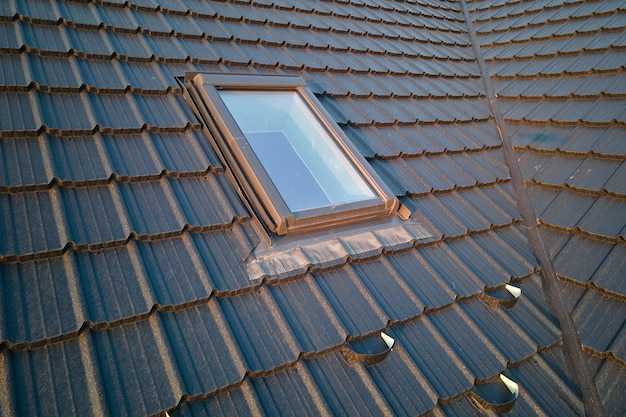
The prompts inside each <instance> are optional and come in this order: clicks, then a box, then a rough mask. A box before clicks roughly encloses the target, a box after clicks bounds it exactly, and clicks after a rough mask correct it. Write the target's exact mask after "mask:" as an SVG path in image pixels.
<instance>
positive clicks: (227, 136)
mask: <svg viewBox="0 0 626 417" xmlns="http://www.w3.org/2000/svg"><path fill="white" fill-rule="evenodd" d="M184 81H185V86H186V87H187V93H188V94H189V97H190V99H191V101H192V102H193V104H194V105H195V110H196V112H197V113H198V115H199V116H200V117H201V119H202V120H203V121H204V123H205V125H206V128H208V136H209V140H210V141H211V144H212V145H213V147H214V149H215V150H216V152H217V153H218V155H219V157H220V159H221V160H222V162H223V163H224V164H225V165H226V166H227V167H228V168H229V169H230V170H231V171H232V174H233V175H232V178H231V179H232V180H234V182H235V183H236V185H237V187H238V188H239V190H240V193H241V194H242V196H243V197H244V199H245V201H246V202H247V203H249V207H250V208H251V209H252V210H253V212H254V214H256V216H258V220H259V221H260V224H261V226H262V227H263V228H264V229H265V230H266V231H267V232H269V233H273V234H276V235H285V234H288V233H295V232H301V231H311V230H317V229H319V228H324V227H331V226H339V225H344V224H347V223H353V222H359V221H364V220H368V219H374V218H377V217H383V216H386V215H390V214H393V213H395V212H396V211H397V209H398V207H399V202H398V199H397V198H396V197H395V196H394V195H393V193H392V192H391V191H390V190H389V189H388V188H387V187H386V185H385V184H384V183H383V182H382V180H381V179H380V178H379V177H378V175H377V174H376V173H375V172H374V170H373V169H372V167H371V166H370V164H369V163H368V162H367V161H366V160H365V158H364V157H363V156H362V155H361V154H360V153H359V151H358V150H357V149H356V148H355V147H354V145H352V143H351V142H350V140H349V139H348V138H347V137H345V135H344V133H343V131H342V130H341V128H340V127H339V126H338V125H337V123H336V122H335V121H334V120H333V119H332V117H331V116H330V115H329V114H328V113H327V112H326V111H325V109H324V108H323V107H322V105H321V104H320V103H319V101H318V100H317V97H315V95H314V94H313V93H312V92H311V91H310V90H309V89H308V88H307V86H306V83H305V82H304V81H303V80H302V78H300V77H294V76H278V75H247V74H224V73H196V72H192V73H187V74H185V79H184ZM220 90H234V91H248V92H253V91H270V92H271V91H289V92H295V93H297V95H298V97H300V98H301V99H302V101H303V102H304V104H305V105H306V107H307V109H308V110H309V111H310V112H311V114H312V115H313V117H314V118H315V119H317V121H319V122H320V124H321V125H322V127H323V129H324V130H325V131H326V133H328V136H329V138H330V140H332V142H333V143H334V144H335V145H337V146H338V148H339V149H340V151H341V153H342V154H343V156H345V157H346V159H347V161H348V162H349V163H350V165H351V166H352V167H353V168H354V169H355V170H356V171H357V173H358V174H359V175H360V178H361V179H362V180H363V181H364V182H365V183H366V184H367V186H369V188H370V189H371V190H372V191H373V194H374V196H375V198H373V199H369V200H361V201H353V202H349V203H344V204H340V205H335V206H332V205H330V206H325V207H318V208H313V209H307V210H301V211H297V212H294V211H291V210H290V209H289V207H288V206H287V204H286V202H285V200H284V198H283V196H282V195H281V194H280V192H279V191H278V189H277V188H276V186H275V185H274V183H273V182H272V180H271V179H270V177H269V175H268V174H267V172H266V170H265V169H264V168H263V165H262V164H261V162H260V160H259V158H258V157H257V155H256V154H255V152H254V151H253V150H252V147H251V146H250V144H249V143H248V140H247V139H246V137H245V135H244V133H243V132H242V130H241V128H240V127H239V125H238V124H237V122H236V121H235V118H234V117H233V115H232V114H231V113H230V112H229V110H228V108H227V105H226V104H225V102H224V100H223V99H222V97H221V96H220Z"/></svg>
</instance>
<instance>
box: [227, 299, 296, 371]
mask: <svg viewBox="0 0 626 417" xmlns="http://www.w3.org/2000/svg"><path fill="white" fill-rule="evenodd" d="M218 300H219V303H218V304H219V308H220V310H221V311H222V313H223V314H224V317H225V319H226V320H227V321H228V323H229V327H230V330H231V331H232V333H233V337H234V339H235V340H236V341H237V345H238V346H239V349H240V351H241V353H242V356H243V357H244V358H245V363H246V368H247V369H249V370H250V371H251V372H253V373H259V372H262V371H269V370H271V369H274V368H276V367H279V366H282V365H284V364H286V363H292V362H295V361H296V360H297V359H298V355H299V353H300V349H299V346H298V345H297V341H296V339H295V335H294V334H293V332H292V330H291V328H290V327H289V326H288V325H287V323H286V322H285V317H284V313H283V312H281V311H279V310H278V309H277V308H276V305H275V304H274V303H273V298H272V297H271V295H270V294H269V292H268V291H267V290H266V289H265V288H261V289H260V290H259V292H258V293H249V294H243V295H241V296H238V297H232V298H220V299H218ZM268 311H270V312H271V314H266V312H268Z"/></svg>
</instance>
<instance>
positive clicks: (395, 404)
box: [170, 347, 620, 417]
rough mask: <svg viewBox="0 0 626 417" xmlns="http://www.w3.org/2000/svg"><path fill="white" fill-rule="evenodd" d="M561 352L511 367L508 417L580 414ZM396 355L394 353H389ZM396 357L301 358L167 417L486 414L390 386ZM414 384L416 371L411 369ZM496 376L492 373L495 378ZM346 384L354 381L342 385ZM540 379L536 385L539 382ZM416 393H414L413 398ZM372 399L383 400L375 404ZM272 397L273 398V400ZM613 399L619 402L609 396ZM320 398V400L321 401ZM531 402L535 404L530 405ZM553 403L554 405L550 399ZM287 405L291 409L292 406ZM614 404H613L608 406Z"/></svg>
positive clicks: (464, 403)
mask: <svg viewBox="0 0 626 417" xmlns="http://www.w3.org/2000/svg"><path fill="white" fill-rule="evenodd" d="M562 350H563V348H561V347H553V348H550V349H549V350H547V351H545V352H541V353H539V354H537V355H535V356H533V357H532V359H531V360H530V361H528V362H524V363H522V364H519V365H516V366H512V367H510V368H509V369H508V370H507V372H506V374H507V375H508V376H510V377H512V378H514V379H515V380H517V381H520V384H521V386H522V389H523V390H526V389H527V388H526V385H527V384H530V385H531V386H530V387H528V389H529V391H526V393H528V394H527V395H525V394H521V395H520V397H518V399H517V401H516V403H515V405H514V407H513V409H512V410H511V411H510V414H512V415H530V414H537V413H539V414H549V412H550V411H553V410H555V409H556V410H559V413H560V414H559V415H563V416H577V415H580V414H582V413H584V407H583V402H582V401H581V399H580V398H579V395H578V394H577V390H576V388H575V385H574V384H572V383H569V384H555V383H554V380H555V375H559V374H562V373H564V372H567V369H568V368H567V364H566V362H565V360H564V357H563V356H564V353H563V352H562ZM394 353H395V352H394ZM397 356H399V358H398V359H394V362H393V363H391V358H390V359H389V362H390V363H389V365H385V364H384V363H382V364H379V365H376V366H373V367H361V368H357V369H351V368H349V367H347V366H345V365H343V364H342V362H341V359H338V358H329V359H327V360H326V361H325V362H322V361H321V360H305V361H303V362H302V363H301V364H298V365H297V366H296V367H294V368H289V369H287V370H284V371H280V372H277V373H275V374H272V375H269V376H265V377H262V378H252V379H250V380H246V381H244V382H243V384H241V385H238V386H236V387H234V388H233V389H231V390H228V391H226V392H224V393H220V394H218V395H216V396H212V397H209V398H206V399H199V400H195V401H188V402H184V403H183V404H182V406H181V407H180V408H179V409H176V410H174V411H171V412H170V415H172V416H196V417H199V416H211V415H215V414H217V415H230V414H235V413H237V412H241V410H245V412H246V413H249V414H254V415H260V416H263V415H289V414H291V413H292V411H293V410H294V409H295V410H305V413H306V415H324V414H328V415H333V414H341V415H344V414H345V415H348V414H354V413H357V414H358V413H362V412H363V410H367V412H368V413H370V414H375V415H376V414H378V415H383V414H385V413H388V414H390V415H397V416H405V415H406V416H409V415H425V414H430V413H434V414H435V415H437V414H439V413H440V414H442V415H464V416H474V415H475V416H480V415H484V414H485V411H483V410H481V409H478V408H474V406H473V405H472V404H471V402H470V401H469V399H468V398H467V396H466V395H460V396H458V397H455V398H454V399H453V400H448V401H441V402H439V403H438V404H435V403H434V401H433V400H432V398H431V397H432V396H433V395H434V394H433V393H431V392H430V391H429V390H428V388H429V387H427V388H424V387H422V386H419V385H418V384H417V382H415V381H413V380H410V379H408V380H406V382H405V381H404V380H403V381H402V382H400V383H398V384H395V383H392V382H391V381H395V380H396V379H397V378H398V376H397V375H396V373H395V372H394V369H393V368H399V367H402V368H405V367H409V366H410V365H411V363H410V361H409V362H408V363H407V359H406V353H405V352H402V351H400V352H398V353H397ZM321 364H325V365H326V366H329V367H331V366H332V367H333V368H335V369H337V371H336V374H335V375H333V377H332V378H329V377H328V376H326V375H320V372H319V367H320V365H321ZM411 369H412V371H413V373H416V374H417V376H416V378H417V379H418V380H419V379H420V378H421V375H420V374H419V368H417V369H415V368H411ZM619 369H620V368H619V367H609V366H605V367H603V368H602V369H601V370H599V371H598V377H599V378H603V379H605V378H606V377H607V376H610V375H615V372H619ZM494 377H497V375H494ZM346 381H354V382H352V383H347V382H346ZM538 381H539V382H538ZM537 385H541V386H542V387H545V388H543V389H545V390H546V391H544V392H540V391H539V390H538V389H536V388H533V387H535V386H537ZM326 392H329V393H334V395H332V397H331V398H332V400H330V401H319V399H318V397H320V396H321V395H320V394H322V393H326ZM416 393H417V394H416ZM377 395H380V397H382V398H384V399H385V400H383V401H378V402H376V401H375V400H374V399H373V398H376V397H377ZM275 396H276V397H275ZM612 397H613V401H619V400H618V398H617V397H618V395H613V396H612ZM324 398H325V397H324ZM535 398H536V402H535V401H533V400H534V399H535ZM555 399H556V401H555ZM292 401H293V402H294V403H295V404H297V405H295V404H294V406H293V407H294V408H291V407H292V405H291V403H292ZM613 405H615V403H613Z"/></svg>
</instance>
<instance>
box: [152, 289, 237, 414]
mask: <svg viewBox="0 0 626 417" xmlns="http://www.w3.org/2000/svg"><path fill="white" fill-rule="evenodd" d="M160 318H161V320H162V326H163V329H164V335H165V337H166V338H167V341H168V346H170V347H171V350H172V353H173V357H174V358H175V360H176V368H177V369H179V370H180V373H181V376H182V378H183V380H184V383H185V386H184V390H185V391H184V392H185V393H186V394H189V395H192V396H193V395H200V394H204V393H209V392H214V391H217V390H218V389H219V388H221V387H225V386H229V385H233V384H236V383H238V382H240V381H242V380H243V378H244V374H245V371H246V369H247V368H246V364H245V359H244V356H243V354H242V352H241V351H240V350H239V348H238V347H237V345H236V344H234V343H233V334H232V333H231V330H230V326H229V325H228V324H227V317H226V316H225V315H224V312H223V311H222V310H221V308H220V306H219V304H218V303H217V302H215V301H210V302H209V303H208V304H203V305H200V306H197V307H191V308H189V309H185V310H182V311H176V312H168V313H162V314H161V315H160ZM174 405H175V404H174V403H172V404H170V406H174Z"/></svg>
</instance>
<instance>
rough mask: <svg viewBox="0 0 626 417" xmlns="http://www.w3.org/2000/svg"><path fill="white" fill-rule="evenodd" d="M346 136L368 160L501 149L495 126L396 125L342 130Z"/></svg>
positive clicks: (457, 124) (470, 124)
mask: <svg viewBox="0 0 626 417" xmlns="http://www.w3.org/2000/svg"><path fill="white" fill-rule="evenodd" d="M343 129H344V131H345V133H346V135H347V136H348V137H349V138H350V139H351V140H352V142H353V143H354V144H355V145H356V146H357V147H359V149H360V150H361V152H362V153H363V155H364V156H365V157H367V158H375V157H381V158H391V157H400V156H403V157H411V156H418V155H427V154H442V153H447V152H450V153H451V152H460V151H469V152H471V151H478V150H485V149H493V148H497V147H500V146H501V144H502V142H501V140H500V137H499V135H498V131H497V129H496V126H495V123H494V122H493V121H492V120H489V121H487V122H470V123H449V124H435V123H433V124H419V123H418V124H414V125H402V124H395V125H389V126H383V125H378V126H367V127H359V126H354V125H346V126H343Z"/></svg>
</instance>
